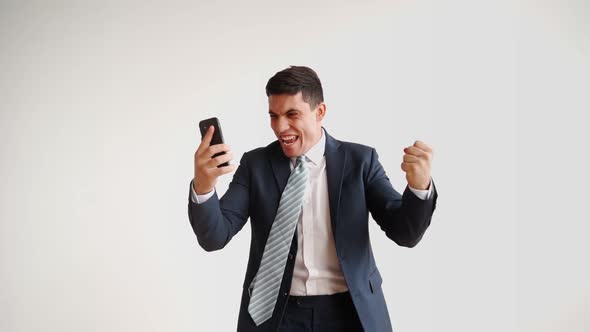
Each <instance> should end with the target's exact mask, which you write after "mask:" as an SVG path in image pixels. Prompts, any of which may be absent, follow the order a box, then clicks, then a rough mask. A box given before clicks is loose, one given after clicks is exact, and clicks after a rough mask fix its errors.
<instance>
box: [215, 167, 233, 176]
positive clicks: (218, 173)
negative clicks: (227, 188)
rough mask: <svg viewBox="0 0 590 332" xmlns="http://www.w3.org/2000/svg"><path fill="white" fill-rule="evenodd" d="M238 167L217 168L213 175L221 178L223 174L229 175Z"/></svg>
mask: <svg viewBox="0 0 590 332" xmlns="http://www.w3.org/2000/svg"><path fill="white" fill-rule="evenodd" d="M237 167H238V166H237V165H228V166H223V167H216V168H215V169H214V170H213V171H212V173H213V174H214V175H215V176H221V175H223V174H227V173H231V172H233V171H235V170H236V168H237Z"/></svg>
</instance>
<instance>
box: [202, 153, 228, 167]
mask: <svg viewBox="0 0 590 332" xmlns="http://www.w3.org/2000/svg"><path fill="white" fill-rule="evenodd" d="M233 158H234V156H233V154H232V153H231V151H228V152H227V153H225V154H222V155H221V156H217V157H215V158H211V159H210V160H209V161H208V162H207V166H208V167H211V168H213V167H217V166H219V165H221V164H223V163H227V162H230V161H231V160H232V159H233Z"/></svg>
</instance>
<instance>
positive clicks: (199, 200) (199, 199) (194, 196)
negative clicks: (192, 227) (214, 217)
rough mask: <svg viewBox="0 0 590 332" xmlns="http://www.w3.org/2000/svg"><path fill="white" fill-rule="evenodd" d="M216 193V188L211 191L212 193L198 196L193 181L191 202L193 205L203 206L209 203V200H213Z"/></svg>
mask: <svg viewBox="0 0 590 332" xmlns="http://www.w3.org/2000/svg"><path fill="white" fill-rule="evenodd" d="M214 193H215V188H213V190H211V191H210V192H208V193H206V194H203V195H197V193H196V192H195V188H194V187H193V182H192V181H191V201H193V203H195V204H203V203H205V202H206V201H208V200H209V198H211V197H212V196H213V194H214Z"/></svg>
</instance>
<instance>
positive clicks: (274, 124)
mask: <svg viewBox="0 0 590 332" xmlns="http://www.w3.org/2000/svg"><path fill="white" fill-rule="evenodd" d="M268 108H269V110H268V113H269V114H270V126H271V128H272V130H273V131H274V133H275V136H276V137H277V138H278V140H279V143H280V144H281V148H282V149H283V153H284V154H285V156H287V157H289V158H294V157H298V156H301V155H303V154H305V153H306V152H307V151H308V150H309V149H310V148H311V147H312V146H313V145H314V144H315V143H317V142H318V141H319V139H320V137H321V136H322V125H321V122H322V119H323V118H324V114H325V112H326V105H325V104H324V103H319V104H318V105H317V106H316V108H315V109H313V110H312V109H311V108H310V105H309V104H308V103H306V102H305V101H304V100H303V97H302V94H301V92H298V93H297V94H294V95H289V94H279V95H270V97H268Z"/></svg>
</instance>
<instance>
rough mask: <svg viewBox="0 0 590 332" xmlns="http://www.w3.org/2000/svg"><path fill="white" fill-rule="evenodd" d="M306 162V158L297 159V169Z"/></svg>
mask: <svg viewBox="0 0 590 332" xmlns="http://www.w3.org/2000/svg"><path fill="white" fill-rule="evenodd" d="M305 161H306V160H305V156H303V155H301V156H299V157H297V160H295V168H297V167H298V166H299V165H301V164H305Z"/></svg>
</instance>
